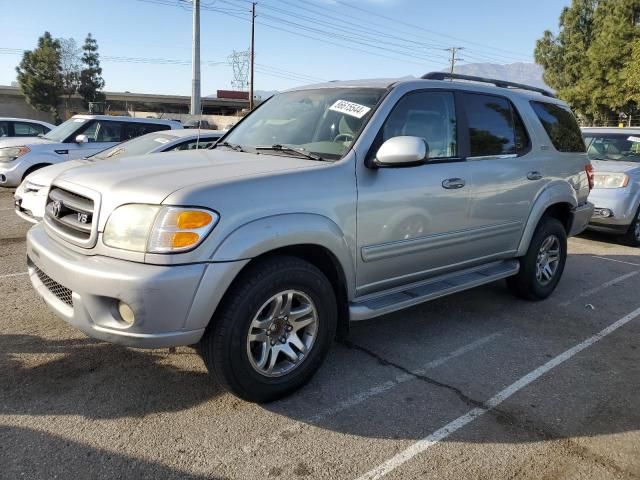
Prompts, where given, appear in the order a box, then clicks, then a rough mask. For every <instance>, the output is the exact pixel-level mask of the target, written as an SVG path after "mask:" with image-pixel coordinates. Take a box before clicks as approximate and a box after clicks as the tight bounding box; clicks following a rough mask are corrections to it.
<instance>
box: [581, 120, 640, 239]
mask: <svg viewBox="0 0 640 480" xmlns="http://www.w3.org/2000/svg"><path fill="white" fill-rule="evenodd" d="M582 135H583V136H584V140H585V143H586V145H587V155H589V158H590V159H591V164H592V165H593V172H594V181H595V186H594V188H593V190H592V191H591V194H590V196H589V200H590V201H591V203H593V204H594V205H595V210H594V212H593V218H592V219H591V222H590V223H589V227H588V228H589V229H590V230H596V231H599V232H605V233H613V234H616V235H621V236H622V238H623V240H624V241H625V242H626V243H628V244H629V245H632V246H634V247H638V246H640V128H583V129H582Z"/></svg>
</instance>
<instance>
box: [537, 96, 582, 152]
mask: <svg viewBox="0 0 640 480" xmlns="http://www.w3.org/2000/svg"><path fill="white" fill-rule="evenodd" d="M531 106H532V107H533V110H534V112H536V115H537V116H538V118H539V119H540V122H541V123H542V126H543V127H544V129H545V130H546V131H547V135H549V138H550V139H551V143H553V146H554V147H556V150H558V151H559V152H584V151H586V148H585V146H584V141H583V140H582V134H581V133H580V128H579V127H578V122H576V118H575V117H574V116H573V113H571V110H569V108H567V107H563V106H562V105H555V104H553V103H546V102H531Z"/></svg>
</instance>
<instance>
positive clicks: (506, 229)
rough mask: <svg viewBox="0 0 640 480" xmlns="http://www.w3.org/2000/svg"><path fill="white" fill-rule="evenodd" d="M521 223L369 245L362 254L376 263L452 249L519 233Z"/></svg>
mask: <svg viewBox="0 0 640 480" xmlns="http://www.w3.org/2000/svg"><path fill="white" fill-rule="evenodd" d="M521 229H522V222H521V221H518V220H516V221H512V222H506V223H500V224H496V225H488V226H484V227H479V228H473V229H466V230H459V231H455V232H448V233H438V234H435V235H429V236H427V237H419V238H413V239H410V240H400V241H397V242H390V243H382V244H379V245H367V246H364V247H362V250H361V254H362V260H363V261H364V262H375V261H377V260H384V259H386V258H391V257H398V256H401V255H410V254H412V253H419V252H422V251H425V250H431V249H434V248H442V247H450V246H453V245H457V244H460V243H467V242H473V241H477V240H481V239H483V238H488V237H493V236H496V235H503V234H506V233H515V232H519V231H520V230H521Z"/></svg>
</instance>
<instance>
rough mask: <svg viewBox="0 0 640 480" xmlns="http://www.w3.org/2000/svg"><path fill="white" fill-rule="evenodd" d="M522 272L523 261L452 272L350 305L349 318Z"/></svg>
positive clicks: (365, 316)
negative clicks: (521, 263)
mask: <svg viewBox="0 0 640 480" xmlns="http://www.w3.org/2000/svg"><path fill="white" fill-rule="evenodd" d="M519 270H520V262H518V260H504V261H500V262H492V263H489V264H486V265H482V266H480V267H475V268H471V269H467V270H463V271H461V272H455V273H449V274H447V275H442V276H440V277H436V278H431V279H429V280H427V281H424V282H420V283H413V284H411V285H405V286H403V287H399V288H394V289H392V290H387V291H386V292H383V293H374V294H370V295H365V296H363V297H360V298H359V299H356V301H354V302H352V303H350V304H349V316H350V319H351V320H352V321H358V320H367V319H369V318H374V317H379V316H380V315H386V314H387V313H391V312H395V311H396V310H402V309H403V308H407V307H411V306H413V305H417V304H419V303H422V302H428V301H429V300H434V299H436V298H440V297H444V296H445V295H449V294H452V293H456V292H461V291H463V290H468V289H470V288H474V287H478V286H480V285H484V284H485V283H491V282H495V281H496V280H500V279H502V278H507V277H510V276H512V275H515V274H516V273H518V271H519Z"/></svg>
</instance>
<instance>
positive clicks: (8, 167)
mask: <svg viewBox="0 0 640 480" xmlns="http://www.w3.org/2000/svg"><path fill="white" fill-rule="evenodd" d="M26 169H27V166H25V162H23V161H21V158H19V159H16V160H14V161H12V162H6V163H5V162H3V163H0V187H17V186H18V185H20V183H21V182H22V177H23V176H24V173H25V171H26Z"/></svg>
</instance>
